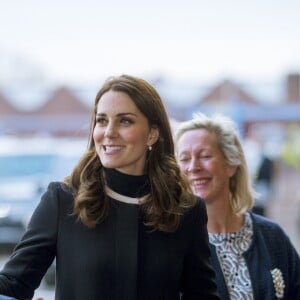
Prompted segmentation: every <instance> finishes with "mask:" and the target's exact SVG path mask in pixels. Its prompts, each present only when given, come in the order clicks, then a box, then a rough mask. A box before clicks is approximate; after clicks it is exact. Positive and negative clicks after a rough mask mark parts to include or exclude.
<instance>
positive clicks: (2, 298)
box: [0, 295, 18, 300]
mask: <svg viewBox="0 0 300 300" xmlns="http://www.w3.org/2000/svg"><path fill="white" fill-rule="evenodd" d="M0 300H18V299H16V298H12V297H8V296H5V295H0Z"/></svg>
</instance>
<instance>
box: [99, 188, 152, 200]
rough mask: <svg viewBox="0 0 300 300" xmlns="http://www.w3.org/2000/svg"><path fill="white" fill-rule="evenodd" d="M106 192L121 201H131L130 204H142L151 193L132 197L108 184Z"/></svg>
mask: <svg viewBox="0 0 300 300" xmlns="http://www.w3.org/2000/svg"><path fill="white" fill-rule="evenodd" d="M105 192H106V194H107V195H108V196H110V197H112V198H113V199H115V200H118V201H121V202H125V203H129V204H142V203H143V202H145V200H146V199H147V198H148V197H149V194H147V195H145V196H143V197H140V198H132V197H128V196H124V195H121V194H119V193H117V192H115V191H113V190H112V189H111V188H109V187H108V186H105Z"/></svg>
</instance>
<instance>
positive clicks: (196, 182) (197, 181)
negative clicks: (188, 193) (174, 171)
mask: <svg viewBox="0 0 300 300" xmlns="http://www.w3.org/2000/svg"><path fill="white" fill-rule="evenodd" d="M205 182H206V179H201V180H194V181H193V184H194V185H198V184H203V183H205Z"/></svg>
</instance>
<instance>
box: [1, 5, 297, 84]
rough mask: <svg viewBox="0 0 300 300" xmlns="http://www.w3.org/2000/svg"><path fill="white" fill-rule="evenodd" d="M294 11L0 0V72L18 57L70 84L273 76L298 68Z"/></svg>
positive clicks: (12, 72)
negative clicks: (122, 77) (129, 77)
mask: <svg viewBox="0 0 300 300" xmlns="http://www.w3.org/2000/svg"><path fill="white" fill-rule="evenodd" d="M299 14H300V1H299V0H284V1H283V0H282V1H280V0H252V1H246V0H245V1H241V0H195V1H192V0H185V1H182V0H149V1H146V0H139V1H138V0H103V1H101V0H83V1H76V0H48V1H46V0H45V1H41V0H26V1H22V0H19V1H18V0H0V68H1V69H0V80H1V79H2V80H5V79H8V78H10V77H11V78H14V76H16V74H21V75H20V76H25V77H26V76H27V71H24V69H26V66H27V64H28V65H29V66H30V67H31V69H32V71H33V72H36V74H39V72H41V73H42V74H43V75H44V76H46V77H47V78H51V79H52V80H57V81H60V82H66V83H74V84H77V83H79V84H84V83H91V82H97V81H98V80H100V79H101V78H105V77H108V76H110V75H115V74H120V73H129V74H133V75H139V76H147V77H149V76H156V75H159V74H161V75H162V76H169V77H170V78H171V77H172V78H176V79H180V80H181V79H182V80H193V81H197V82H209V81H213V80H217V79H219V78H224V77H232V78H237V79H239V80H266V81H271V80H277V79H278V78H280V77H283V76H284V75H285V74H286V73H287V72H290V71H300V18H299ZM7 57H9V59H7ZM12 57H18V59H12ZM1 58H2V60H1ZM10 60H12V61H13V63H11V62H9V63H8V61H10ZM24 73H25V74H24ZM36 76H37V75H36Z"/></svg>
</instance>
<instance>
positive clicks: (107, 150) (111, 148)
mask: <svg viewBox="0 0 300 300" xmlns="http://www.w3.org/2000/svg"><path fill="white" fill-rule="evenodd" d="M122 148H123V147H121V146H104V150H105V152H113V151H118V150H121V149H122Z"/></svg>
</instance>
